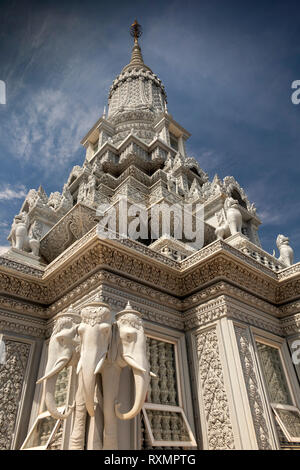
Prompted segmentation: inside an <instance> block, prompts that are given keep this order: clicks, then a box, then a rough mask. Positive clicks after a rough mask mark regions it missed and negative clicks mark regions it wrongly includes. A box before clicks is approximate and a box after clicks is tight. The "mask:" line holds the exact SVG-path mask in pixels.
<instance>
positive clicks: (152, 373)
mask: <svg viewBox="0 0 300 470" xmlns="http://www.w3.org/2000/svg"><path fill="white" fill-rule="evenodd" d="M150 377H153V378H154V379H157V378H158V376H157V375H156V374H154V372H150Z"/></svg>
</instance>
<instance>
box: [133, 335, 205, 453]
mask: <svg viewBox="0 0 300 470" xmlns="http://www.w3.org/2000/svg"><path fill="white" fill-rule="evenodd" d="M176 355H177V348H176V344H174V343H170V342H167V341H163V340H161V339H157V338H152V337H149V336H148V337H147V356H148V360H149V364H150V370H151V371H152V372H154V374H156V376H157V377H156V378H155V377H152V378H151V381H150V386H149V391H148V394H147V399H146V403H145V405H144V406H143V413H142V417H141V419H142V423H141V431H142V436H141V445H142V448H144V449H151V448H152V447H160V448H174V447H177V448H178V447H196V446H197V444H196V441H195V438H194V436H193V433H192V431H191V428H190V425H189V423H188V421H187V418H186V415H185V413H184V410H183V408H182V405H181V397H180V388H179V382H178V378H177V376H178V366H177V358H176Z"/></svg>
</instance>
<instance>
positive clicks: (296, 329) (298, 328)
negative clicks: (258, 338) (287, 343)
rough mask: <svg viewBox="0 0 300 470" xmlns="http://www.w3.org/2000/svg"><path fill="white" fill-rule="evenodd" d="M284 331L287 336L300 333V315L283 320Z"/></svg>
mask: <svg viewBox="0 0 300 470" xmlns="http://www.w3.org/2000/svg"><path fill="white" fill-rule="evenodd" d="M281 325H282V329H283V331H284V333H285V335H286V336H288V335H292V334H296V333H298V334H299V333H300V313H297V314H295V315H292V316H290V317H287V318H282V319H281Z"/></svg>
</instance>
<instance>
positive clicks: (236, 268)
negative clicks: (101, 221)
mask: <svg viewBox="0 0 300 470" xmlns="http://www.w3.org/2000/svg"><path fill="white" fill-rule="evenodd" d="M101 269H106V270H110V271H113V272H114V273H115V274H117V275H120V276H121V277H122V278H123V279H124V277H125V278H126V279H128V278H130V279H132V280H136V282H138V283H139V284H141V285H148V286H149V287H152V288H153V289H155V290H156V292H157V291H161V292H165V293H166V294H167V295H170V294H171V295H172V296H173V297H177V298H180V297H182V296H186V295H188V294H192V293H193V292H199V291H200V290H201V289H202V290H203V289H206V287H207V286H208V285H210V284H212V283H215V284H216V283H218V282H220V281H223V282H226V281H227V283H230V284H233V285H235V286H236V287H237V288H239V289H241V290H244V291H245V292H247V293H246V294H245V298H246V297H247V295H248V299H247V301H248V300H250V297H249V296H253V295H254V296H255V297H256V298H260V300H258V302H266V301H268V302H270V303H271V304H275V303H276V302H278V301H280V302H283V301H285V302H287V301H288V300H289V298H290V297H292V298H295V297H297V296H298V297H299V295H298V294H297V292H299V294H300V279H299V280H298V276H295V278H293V279H292V280H289V281H286V282H287V284H286V282H285V283H284V286H283V285H282V286H280V287H278V281H277V275H276V274H275V273H274V272H273V271H272V270H271V269H268V268H266V267H262V266H261V265H260V264H259V263H258V262H256V261H255V260H252V259H250V258H249V256H247V255H244V254H243V253H241V252H239V251H238V250H237V249H235V248H233V247H231V246H229V245H228V244H226V243H225V242H223V241H216V242H214V243H212V244H211V245H208V246H207V247H205V248H203V249H202V250H200V251H199V252H197V253H195V255H191V256H190V257H188V258H186V260H184V261H183V262H181V263H180V262H177V261H175V260H172V259H170V258H168V257H167V256H165V255H163V254H160V253H157V252H155V251H153V250H151V249H150V248H148V247H146V246H144V245H142V244H141V243H139V242H136V241H133V240H129V239H123V240H108V239H105V240H100V239H99V238H98V237H97V234H96V229H95V228H94V229H92V230H91V231H90V232H89V233H87V234H86V235H84V236H83V237H82V238H81V239H80V240H78V241H77V242H75V243H74V244H73V245H72V246H70V247H69V248H68V249H67V250H65V252H64V253H63V254H62V255H60V256H59V257H58V259H57V260H54V261H53V262H52V263H51V264H50V265H49V266H48V267H47V268H46V269H45V273H44V275H43V277H42V279H39V278H35V279H33V277H32V275H29V274H27V275H25V274H23V275H22V276H21V273H20V272H16V271H15V270H13V269H8V268H7V267H5V269H1V267H0V290H1V291H2V293H4V294H5V295H11V296H14V297H19V298H24V299H26V300H28V301H32V302H37V303H40V304H52V303H53V302H57V301H59V299H61V298H62V297H64V296H65V295H67V293H68V292H71V291H73V290H74V289H76V286H78V285H79V284H81V283H82V282H90V281H88V279H89V278H90V277H91V276H93V275H94V274H95V273H96V272H97V271H99V270H101ZM1 271H2V272H1ZM283 287H284V289H283ZM281 289H283V292H281ZM199 295H201V294H199ZM264 305H265V307H266V306H267V303H265V304H264ZM269 309H272V307H271V306H270V308H269ZM274 314H276V311H275V310H274Z"/></svg>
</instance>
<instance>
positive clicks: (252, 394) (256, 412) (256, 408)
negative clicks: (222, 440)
mask: <svg viewBox="0 0 300 470" xmlns="http://www.w3.org/2000/svg"><path fill="white" fill-rule="evenodd" d="M235 332H236V337H237V343H238V348H239V352H240V359H241V364H242V368H243V373H244V378H245V384H246V388H247V393H248V398H249V404H250V409H251V414H252V419H253V425H254V429H255V434H256V439H257V445H258V448H259V449H263V450H270V449H271V448H272V447H271V443H270V436H269V430H268V427H267V423H266V419H265V415H264V408H263V404H262V400H261V396H260V392H259V388H258V380H257V377H256V372H255V368H254V364H253V357H252V354H251V350H250V342H251V340H250V336H249V331H248V330H247V329H246V328H240V327H237V326H236V327H235Z"/></svg>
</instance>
